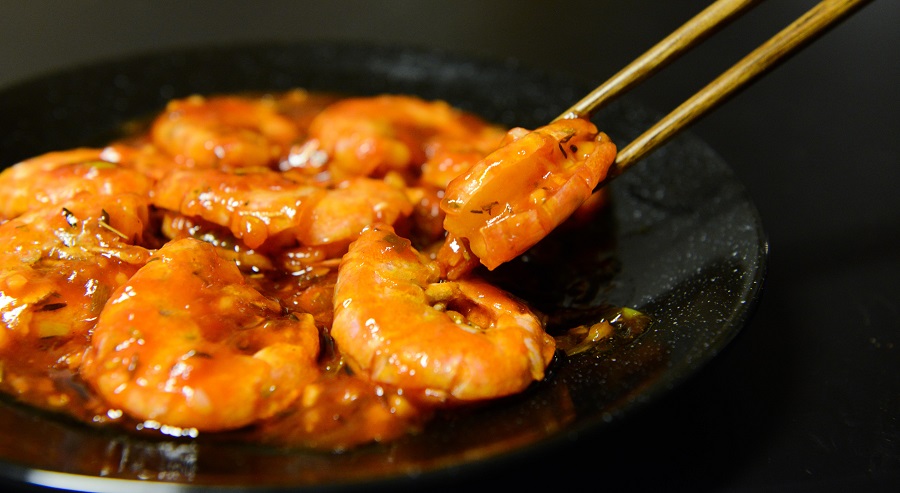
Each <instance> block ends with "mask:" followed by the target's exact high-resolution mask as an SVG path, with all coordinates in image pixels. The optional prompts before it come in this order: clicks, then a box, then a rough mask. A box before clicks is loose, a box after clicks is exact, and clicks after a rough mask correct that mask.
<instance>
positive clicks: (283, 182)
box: [153, 168, 325, 248]
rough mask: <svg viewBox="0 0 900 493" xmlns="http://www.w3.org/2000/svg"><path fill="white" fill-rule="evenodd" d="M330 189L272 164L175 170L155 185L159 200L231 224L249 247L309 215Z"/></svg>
mask: <svg viewBox="0 0 900 493" xmlns="http://www.w3.org/2000/svg"><path fill="white" fill-rule="evenodd" d="M324 194H325V191H324V190H322V189H321V188H320V187H316V186H313V185H307V184H304V183H299V182H296V181H293V180H289V179H287V178H285V177H284V176H283V175H282V174H281V173H278V172H276V171H272V170H269V169H267V168H254V169H246V170H241V171H240V172H235V173H229V172H225V171H220V170H179V171H173V172H171V173H169V174H168V175H166V176H165V177H164V178H163V179H162V180H160V181H159V182H158V183H157V184H156V187H155V188H154V195H153V204H154V205H155V206H157V207H160V208H162V209H167V210H170V211H176V212H180V213H181V214H184V215H187V216H197V217H201V218H203V219H205V220H207V221H209V222H212V223H214V224H218V225H220V226H225V227H227V228H229V230H230V231H231V232H232V233H233V234H234V235H235V237H237V238H239V239H241V240H243V241H244V243H245V244H246V245H247V246H248V247H249V248H258V247H260V246H261V245H262V244H263V243H264V242H266V240H268V239H270V238H273V237H275V236H278V235H279V234H281V233H284V232H285V231H288V232H291V231H293V230H295V229H296V228H297V227H299V226H300V225H301V224H302V223H303V220H304V217H305V214H306V211H307V209H309V208H311V207H312V205H314V204H315V203H316V202H318V201H319V200H320V199H321V198H322V197H323V196H324Z"/></svg>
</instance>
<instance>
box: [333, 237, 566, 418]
mask: <svg viewBox="0 0 900 493" xmlns="http://www.w3.org/2000/svg"><path fill="white" fill-rule="evenodd" d="M331 335H332V337H333V338H334V341H335V343H336V345H337V348H338V349H339V350H340V351H341V353H342V354H343V356H344V358H345V360H346V361H347V364H349V365H350V367H351V368H352V369H353V370H355V371H356V372H358V373H359V374H362V375H365V376H367V377H368V378H370V379H371V380H373V381H375V382H380V383H385V384H391V385H397V386H400V387H402V388H404V389H406V390H408V391H419V392H422V393H423V394H424V395H427V396H430V397H431V398H436V399H439V400H442V399H456V400H461V401H472V400H480V399H488V398H493V397H500V396H505V395H509V394H513V393H517V392H520V391H522V390H524V389H525V388H526V387H527V386H528V385H530V384H531V383H532V382H533V381H535V380H540V379H542V378H543V376H544V371H545V369H546V366H547V365H548V364H549V363H550V361H551V359H552V357H553V354H554V352H555V341H554V340H553V338H552V337H551V336H550V335H548V334H547V333H546V332H544V329H543V326H542V324H541V322H540V320H539V319H538V318H537V317H536V316H535V315H534V314H533V313H531V312H530V311H529V310H528V308H527V307H526V306H525V305H524V304H522V303H519V302H518V301H516V300H514V299H513V298H512V297H510V296H509V295H507V294H506V293H505V292H503V291H501V290H500V289H498V288H496V287H493V286H491V285H490V284H487V283H485V282H483V281H479V280H475V279H466V280H461V281H457V282H440V268H439V267H438V266H436V265H434V262H432V261H429V260H428V259H427V258H426V257H425V256H424V255H422V254H421V253H419V252H418V251H417V250H415V249H414V248H413V247H412V246H411V244H410V242H409V240H406V239H405V238H401V237H400V236H397V235H396V234H395V233H394V232H393V230H392V229H391V228H389V227H374V228H370V229H367V230H365V231H363V232H362V234H361V235H360V237H359V238H358V239H357V240H356V241H355V242H354V243H353V244H351V246H350V251H349V252H348V253H347V254H346V255H345V256H344V258H343V260H342V261H341V265H340V268H339V270H338V279H337V281H336V284H335V288H334V323H333V325H332V329H331Z"/></svg>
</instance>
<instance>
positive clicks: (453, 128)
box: [309, 95, 503, 179]
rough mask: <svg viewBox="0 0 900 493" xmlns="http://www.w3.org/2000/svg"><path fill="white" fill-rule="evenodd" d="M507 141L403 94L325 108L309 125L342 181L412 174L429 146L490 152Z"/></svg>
mask: <svg viewBox="0 0 900 493" xmlns="http://www.w3.org/2000/svg"><path fill="white" fill-rule="evenodd" d="M502 136H503V132H502V131H501V130H500V129H499V127H496V126H492V125H488V124H486V123H484V122H482V121H481V120H479V119H477V118H474V117H473V116H471V115H469V114H467V113H464V112H462V111H459V110H457V109H456V108H453V107H452V106H450V105H449V104H448V103H446V102H444V101H425V100H422V99H419V98H417V97H413V96H402V95H380V96H373V97H360V98H347V99H343V100H341V101H338V102H336V103H334V104H332V105H330V106H328V107H327V108H325V109H324V110H323V111H322V112H321V113H319V114H318V115H317V116H316V117H315V118H314V119H313V120H312V122H311V123H310V125H309V138H310V139H311V142H315V143H317V145H318V149H319V150H320V151H321V152H324V153H325V154H326V155H327V156H328V158H329V160H330V168H331V170H332V172H333V174H334V175H335V176H336V177H337V179H343V178H345V177H347V176H381V175H383V174H384V173H387V172H388V171H391V170H393V171H400V172H405V171H408V170H409V169H410V168H411V167H414V166H419V165H421V164H422V163H424V162H425V161H426V160H427V159H428V158H429V155H428V154H429V151H428V149H429V146H433V145H436V143H437V142H443V143H444V144H443V145H444V146H445V147H448V146H449V144H448V143H449V142H455V143H458V144H459V145H465V147H466V148H467V149H471V148H481V149H487V151H485V152H489V151H490V150H493V148H494V147H496V145H497V144H499V142H500V140H501V139H502ZM418 173H419V171H415V172H414V173H413V174H418Z"/></svg>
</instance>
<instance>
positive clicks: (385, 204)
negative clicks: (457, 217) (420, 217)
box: [297, 178, 413, 247]
mask: <svg viewBox="0 0 900 493" xmlns="http://www.w3.org/2000/svg"><path fill="white" fill-rule="evenodd" d="M412 211H413V203H412V202H411V201H410V199H409V197H408V196H407V195H406V194H405V193H404V192H403V189H402V188H401V187H398V186H393V185H391V184H389V183H386V182H385V181H382V180H376V179H371V178H354V179H351V180H348V181H345V182H342V183H340V184H339V185H338V186H337V187H336V188H334V189H332V190H329V191H328V192H327V193H326V194H325V195H324V196H323V197H322V199H321V200H319V201H318V202H317V203H316V204H315V206H313V207H312V208H311V209H310V211H309V217H308V220H307V223H306V225H305V226H304V227H301V228H300V229H299V230H298V235H297V238H298V239H299V240H300V241H301V242H302V243H303V244H304V245H313V246H315V245H326V244H332V245H341V246H343V247H346V246H347V245H349V244H350V242H351V241H353V240H354V239H356V237H357V236H359V232H360V231H362V230H363V229H364V228H365V227H366V226H369V225H372V224H375V223H381V224H389V225H393V224H394V223H395V222H397V220H398V219H401V218H405V217H408V216H409V215H410V214H411V213H412Z"/></svg>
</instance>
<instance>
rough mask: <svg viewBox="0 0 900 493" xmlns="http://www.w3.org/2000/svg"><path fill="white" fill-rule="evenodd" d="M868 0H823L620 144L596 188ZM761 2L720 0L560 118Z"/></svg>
mask: <svg viewBox="0 0 900 493" xmlns="http://www.w3.org/2000/svg"><path fill="white" fill-rule="evenodd" d="M870 1H871V0H822V1H821V2H820V3H819V4H817V5H816V6H814V7H813V8H812V9H810V10H809V11H807V12H806V13H805V14H803V15H802V16H800V17H799V18H798V19H797V20H795V21H794V22H792V23H791V24H790V25H788V26H787V27H786V28H784V29H783V30H782V31H780V32H779V33H778V34H776V35H775V36H773V37H772V38H770V39H769V40H768V41H766V42H765V43H763V44H762V45H760V46H759V47H758V48H756V49H755V50H753V51H752V52H750V54H748V55H747V56H745V57H744V58H743V59H741V60H740V61H739V62H737V63H736V64H735V65H733V66H732V67H731V68H730V69H728V70H727V71H725V72H723V73H722V74H721V75H720V76H719V77H717V78H716V79H714V80H713V81H712V82H710V83H709V84H708V85H706V86H705V87H704V88H703V89H701V90H700V91H698V92H697V93H696V94H694V95H693V96H692V97H690V98H689V99H687V100H686V101H684V102H683V103H682V104H681V105H679V106H678V107H677V108H675V109H674V110H672V112H671V113H669V114H668V115H666V116H665V117H663V118H662V119H660V120H659V121H658V122H657V123H656V124H655V125H653V126H652V127H651V128H650V129H648V130H646V131H645V132H644V133H643V134H641V135H640V136H638V137H637V138H636V139H634V140H633V141H632V142H631V143H630V144H628V145H627V146H625V147H624V148H622V149H620V150H619V152H618V153H617V155H616V161H615V164H614V165H613V166H612V167H611V168H610V170H609V173H608V174H607V177H606V178H605V179H604V180H603V181H602V182H601V183H600V184H599V185H598V188H599V187H602V186H603V185H605V184H606V183H608V182H609V181H610V180H612V179H613V178H615V177H616V176H618V175H620V174H621V173H622V172H623V171H625V170H626V169H628V168H629V167H631V166H632V165H634V164H635V163H636V162H638V161H640V160H641V159H642V158H643V157H645V156H646V155H647V154H649V153H651V152H652V151H654V150H656V149H657V148H658V147H660V146H661V145H663V144H664V143H666V142H668V141H669V139H671V138H672V137H674V136H675V135H676V134H677V133H678V132H680V131H681V130H683V129H684V128H686V127H688V126H690V125H691V124H692V123H694V122H695V121H697V120H698V119H699V118H700V117H702V116H704V115H705V114H707V113H708V112H709V111H710V110H712V109H714V108H715V107H717V106H718V105H720V104H721V103H723V102H724V101H725V100H726V99H727V98H728V97H730V96H732V95H734V94H735V93H736V92H737V91H738V90H739V89H741V88H743V87H745V86H746V85H748V84H749V83H750V82H752V81H753V80H755V79H756V78H757V77H759V76H761V75H763V74H764V73H766V72H767V71H769V70H770V69H772V68H774V67H775V66H776V65H777V64H778V63H779V62H782V61H784V60H785V59H787V58H788V56H789V55H791V54H793V53H795V52H796V51H798V50H799V49H800V48H802V47H803V46H806V45H807V44H808V43H809V42H811V41H812V40H814V39H815V38H816V37H818V36H819V35H821V34H824V33H825V32H826V31H827V29H828V28H830V27H833V26H835V25H836V24H837V23H838V22H839V21H841V20H843V19H845V18H846V17H848V16H849V15H850V14H852V13H853V12H855V11H856V10H857V9H859V8H861V7H862V6H863V5H865V4H867V3H869V2H870ZM758 3H759V0H718V1H716V2H714V3H713V4H711V5H710V6H709V7H707V8H706V9H704V10H703V11H702V12H700V13H699V14H697V15H696V16H695V17H693V18H692V19H691V20H689V21H688V22H687V23H685V24H684V25H682V26H681V27H679V28H678V29H677V30H675V31H674V32H672V34H670V35H669V36H667V37H666V38H665V39H663V40H662V41H660V42H659V43H657V44H656V45H655V46H653V47H652V48H650V50H648V51H647V52H645V53H644V54H643V55H641V56H640V57H638V58H637V59H635V60H634V61H633V62H632V63H630V64H629V65H628V66H626V67H625V68H624V69H622V70H620V71H619V72H618V73H616V75H614V76H613V77H611V78H610V79H608V80H607V81H606V82H604V83H603V84H601V85H600V86H598V87H597V88H596V89H594V90H593V91H591V93H590V94H588V95H587V96H585V97H584V98H582V99H581V100H580V101H578V102H577V103H575V104H574V105H573V106H572V107H570V108H569V109H568V110H566V111H565V112H563V113H562V114H561V115H560V116H558V117H557V118H556V120H559V119H564V118H576V117H581V118H590V117H591V116H592V115H593V114H594V113H595V112H596V111H597V110H598V109H599V108H601V107H602V106H603V105H605V104H606V103H608V102H610V101H611V100H612V99H613V98H615V97H616V96H618V95H620V94H622V93H623V92H625V91H627V90H628V89H630V88H632V87H634V86H635V85H637V84H638V83H639V82H641V81H643V80H644V79H646V78H647V77H649V76H650V75H652V74H653V73H655V72H656V71H658V70H659V69H661V68H662V67H664V66H665V65H667V64H668V63H670V62H671V61H673V60H674V59H676V58H677V57H678V56H679V55H681V54H682V53H684V52H685V51H687V50H688V49H690V48H691V47H693V46H695V45H696V44H697V43H699V42H700V41H702V40H703V39H705V38H706V37H708V36H709V35H711V34H712V33H714V32H715V31H717V30H718V29H720V28H722V27H723V26H725V25H726V24H727V23H728V22H730V21H731V20H733V19H734V18H736V17H737V16H738V15H740V14H742V13H743V12H745V11H746V10H748V9H749V8H750V7H753V6H755V5H756V4H758Z"/></svg>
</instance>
